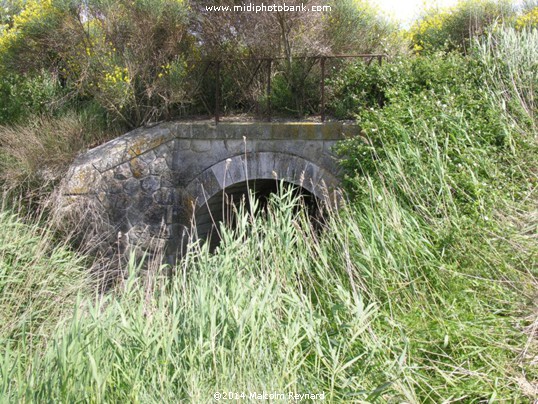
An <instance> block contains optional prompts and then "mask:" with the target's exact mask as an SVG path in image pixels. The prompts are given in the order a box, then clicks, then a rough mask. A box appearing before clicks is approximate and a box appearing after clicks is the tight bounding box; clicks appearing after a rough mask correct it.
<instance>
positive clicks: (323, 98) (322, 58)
mask: <svg viewBox="0 0 538 404" xmlns="http://www.w3.org/2000/svg"><path fill="white" fill-rule="evenodd" d="M320 64H321V122H325V56H322V57H321V59H320Z"/></svg>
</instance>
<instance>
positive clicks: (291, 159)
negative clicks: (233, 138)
mask: <svg viewBox="0 0 538 404" xmlns="http://www.w3.org/2000/svg"><path fill="white" fill-rule="evenodd" d="M280 182H283V183H287V184H292V185H294V186H296V187H297V192H298V193H299V194H300V195H301V196H303V197H306V199H308V200H309V204H310V205H311V207H313V206H314V205H315V207H314V209H315V210H317V211H318V212H319V210H318V209H317V204H318V203H319V202H322V203H324V204H330V205H335V204H337V203H338V195H339V194H338V188H337V187H338V180H337V178H336V177H335V176H334V175H333V174H331V173H330V172H328V171H327V170H325V169H323V168H321V167H319V166H318V165H317V164H315V163H313V162H311V161H308V160H306V159H304V158H302V157H299V156H296V155H291V154H286V153H276V152H258V153H249V154H243V155H238V156H234V157H231V158H228V159H226V160H223V161H220V162H218V163H216V164H214V165H213V166H211V167H209V168H208V169H206V170H205V171H204V172H202V173H201V174H200V175H199V176H197V177H196V178H195V179H194V180H193V181H191V182H190V183H189V184H188V185H187V187H186V191H187V194H188V195H189V196H190V198H189V199H190V203H191V204H192V207H191V212H192V216H191V217H192V218H195V220H196V223H195V224H196V227H195V228H196V233H197V236H198V237H200V238H202V239H206V238H208V237H209V235H210V234H211V233H213V232H214V231H215V227H214V223H216V222H219V221H221V220H223V219H224V217H225V216H226V214H225V213H224V209H225V208H224V199H227V197H228V196H230V195H232V198H235V199H234V202H233V203H237V202H238V199H239V198H237V196H238V195H244V194H245V193H246V192H247V189H250V190H253V189H256V193H257V195H261V197H262V199H266V198H267V197H268V195H269V194H270V193H271V192H275V191H276V190H277V189H278V186H279V183H280ZM225 194H226V195H227V197H225V196H224V195H225ZM223 221H225V220H223ZM217 243H218V240H215V238H214V237H213V239H212V240H211V248H214V247H216V245H217Z"/></svg>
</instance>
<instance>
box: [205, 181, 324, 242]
mask: <svg viewBox="0 0 538 404" xmlns="http://www.w3.org/2000/svg"><path fill="white" fill-rule="evenodd" d="M281 186H284V187H290V188H291V189H292V191H293V195H294V197H298V198H299V199H300V201H301V202H302V203H301V206H304V208H305V209H306V210H307V214H308V217H309V218H310V220H311V222H313V223H315V224H316V227H318V225H319V224H320V223H321V217H322V215H321V207H320V206H321V205H320V203H319V202H320V201H319V200H318V198H316V196H315V195H314V194H312V193H311V192H310V191H308V190H307V189H305V188H303V187H299V186H297V185H294V184H291V183H288V182H281V181H279V180H275V179H258V180H250V181H248V182H239V183H237V184H234V185H230V186H229V187H226V188H225V189H224V190H223V191H220V192H218V193H217V194H215V195H213V196H212V197H211V198H209V199H208V200H207V202H206V203H205V204H204V205H202V206H200V207H199V208H198V209H197V212H196V215H195V226H196V233H197V236H198V238H199V239H202V240H204V241H206V242H209V243H210V250H211V251H214V250H215V248H216V247H217V246H218V245H219V243H220V235H219V231H218V229H219V226H220V225H219V223H221V222H223V223H225V224H226V225H227V226H231V227H234V226H235V220H234V219H235V217H236V214H235V213H234V211H236V210H237V211H238V210H239V206H240V205H241V203H244V206H245V211H246V212H252V209H253V207H252V206H251V204H250V201H249V198H248V191H249V190H250V191H251V192H252V193H253V195H254V198H256V200H257V202H258V206H257V211H256V212H253V213H255V214H259V213H260V212H265V211H266V209H267V205H268V202H269V198H270V196H271V194H278V193H279V191H280V188H281Z"/></svg>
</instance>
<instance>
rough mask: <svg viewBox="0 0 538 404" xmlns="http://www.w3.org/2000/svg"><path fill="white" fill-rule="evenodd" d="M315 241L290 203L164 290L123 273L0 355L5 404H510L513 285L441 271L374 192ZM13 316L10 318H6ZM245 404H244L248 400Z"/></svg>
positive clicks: (400, 212)
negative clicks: (318, 397) (228, 395)
mask: <svg viewBox="0 0 538 404" xmlns="http://www.w3.org/2000/svg"><path fill="white" fill-rule="evenodd" d="M370 189H371V192H372V194H371V198H370V200H369V202H365V204H364V205H363V206H358V207H352V206H348V207H347V208H344V210H343V212H341V214H339V215H331V216H329V217H328V218H327V223H326V228H325V230H324V231H322V232H317V231H315V230H314V229H313V228H312V226H311V224H310V222H309V220H308V218H307V217H306V216H305V214H304V213H303V212H301V211H299V212H297V209H294V207H295V204H296V203H297V201H296V200H294V199H293V197H292V193H291V192H289V193H287V192H283V193H282V194H281V195H280V196H278V197H276V196H275V197H273V199H272V201H271V203H270V206H269V209H268V211H267V213H266V215H265V217H261V216H257V217H256V216H252V215H249V214H246V213H244V212H243V213H239V216H238V220H237V228H236V229H235V230H233V231H232V230H230V229H227V228H224V227H223V228H222V229H221V235H222V242H221V245H220V246H219V247H218V250H217V251H216V252H215V253H214V254H210V253H209V248H208V246H202V245H199V244H194V245H193V246H191V249H190V250H189V253H188V254H187V255H186V256H185V258H184V260H183V261H181V263H180V264H179V265H178V266H177V268H176V273H175V274H174V276H173V277H172V278H170V277H167V276H164V275H163V272H162V271H153V272H147V271H144V270H142V269H141V268H139V267H137V265H136V263H135V262H134V261H132V262H131V263H130V265H129V270H130V276H129V277H128V278H127V279H126V280H125V282H124V283H122V284H121V285H120V286H118V288H117V290H116V291H115V292H113V293H110V294H107V295H98V296H94V297H92V295H91V294H88V293H87V292H82V293H81V294H80V299H79V300H78V301H73V300H70V301H64V302H57V305H58V306H57V309H59V308H62V309H63V310H65V309H69V308H72V309H73V310H74V312H72V314H70V315H65V314H64V315H62V316H59V315H58V314H57V313H53V312H51V315H52V318H55V319H56V321H57V328H56V330H55V332H54V333H53V334H52V336H51V338H50V339H49V340H48V343H47V345H46V347H44V348H43V349H42V350H39V351H36V352H33V351H31V350H28V349H27V348H26V347H25V346H18V347H13V344H11V345H10V344H2V345H1V346H2V348H1V352H0V354H1V355H2V357H3V365H2V367H1V369H0V376H1V377H0V378H1V379H2V384H1V386H2V390H1V391H0V395H1V396H3V397H4V398H5V399H7V400H8V401H18V400H19V401H20V400H24V401H29V402H41V401H48V400H51V401H60V402H71V401H77V400H80V399H82V400H84V401H97V402H100V401H113V402H117V401H135V402H178V401H189V402H211V401H212V397H213V394H214V393H215V392H217V391H220V392H223V391H236V392H241V391H245V392H263V391H268V392H285V393H286V394H287V392H289V391H292V392H312V393H321V392H324V394H325V397H326V399H328V401H329V402H343V401H350V402H351V401H353V402H357V401H365V402H371V401H375V400H381V401H387V400H393V401H398V402H401V401H405V402H423V401H436V402H437V401H442V400H451V399H455V398H461V399H466V400H487V399H491V398H493V397H502V398H512V399H516V398H518V397H519V398H521V397H522V393H521V392H520V391H519V389H518V387H517V384H516V382H515V378H516V376H519V372H518V371H517V370H516V369H514V368H513V366H515V364H516V363H517V362H516V358H517V353H518V350H519V348H520V347H521V346H523V345H524V341H525V336H524V334H523V333H522V332H521V331H520V330H519V329H518V328H517V327H516V325H515V324H514V322H513V321H514V317H513V316H514V315H515V314H517V309H518V300H519V299H521V296H519V295H518V294H516V293H515V292H514V291H513V290H512V289H511V285H510V283H509V282H506V280H507V279H510V280H513V281H522V280H523V279H522V278H521V277H519V275H518V274H519V273H514V272H510V271H506V272H503V275H502V276H501V275H500V274H499V273H496V274H490V276H488V277H479V276H476V275H475V274H473V275H471V274H468V273H465V272H462V268H461V267H458V266H457V265H454V263H453V262H451V261H450V260H446V259H445V258H443V255H442V253H440V252H439V251H437V250H436V249H435V247H434V241H435V237H434V235H432V234H431V232H430V230H429V229H428V226H427V225H426V224H425V223H424V222H423V221H421V220H420V219H418V218H417V215H416V213H415V212H412V211H410V210H408V209H405V208H403V207H402V206H401V204H400V203H399V202H398V200H397V198H396V197H395V195H393V194H391V193H390V192H389V191H388V190H387V189H384V190H383V189H379V188H376V187H375V186H373V185H372V187H371V188H370ZM11 304H13V303H11ZM247 401H248V400H247Z"/></svg>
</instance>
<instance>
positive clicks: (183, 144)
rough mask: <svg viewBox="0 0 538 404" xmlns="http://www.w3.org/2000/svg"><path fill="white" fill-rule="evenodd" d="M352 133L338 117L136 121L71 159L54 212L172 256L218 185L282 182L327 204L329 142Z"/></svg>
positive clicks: (334, 176) (217, 197)
mask: <svg viewBox="0 0 538 404" xmlns="http://www.w3.org/2000/svg"><path fill="white" fill-rule="evenodd" d="M358 132H359V128H358V126H356V125H348V124H344V123H341V122H331V123H305V122H300V123H299V122H297V123H260V122H256V123H219V124H218V125H215V124H209V123H207V122H191V123H185V122H169V123H163V124H159V125H157V126H154V127H151V128H139V129H137V130H134V131H132V132H130V133H127V134H126V135H124V136H122V137H119V138H117V139H114V140H112V141H110V142H108V143H105V144H103V145H101V146H99V147H97V148H95V149H92V150H90V151H88V152H86V153H85V154H83V155H80V156H79V157H78V158H77V159H76V160H75V162H74V163H73V165H72V166H71V168H70V170H69V172H68V173H67V175H66V178H65V179H64V181H63V183H62V186H61V187H60V190H59V193H58V196H59V198H60V200H59V201H58V203H57V204H58V206H59V209H58V212H60V213H61V214H62V216H61V217H63V218H64V219H62V220H63V221H65V220H66V219H65V215H66V214H69V215H71V216H73V215H74V216H75V220H76V221H77V222H80V223H82V224H81V225H82V226H84V227H89V228H92V227H93V233H94V234H101V235H103V237H104V234H105V233H107V234H109V235H110V234H113V237H112V238H113V239H114V241H113V243H111V244H115V245H116V247H114V248H120V250H122V251H125V248H126V247H129V248H131V247H133V246H138V247H140V248H141V249H142V250H148V249H149V250H154V249H157V248H165V251H166V254H167V256H168V257H169V258H173V257H174V256H176V255H177V254H178V252H179V251H181V249H182V248H183V246H184V244H185V241H186V240H187V238H186V237H187V236H188V235H190V234H191V233H192V232H191V230H194V229H195V230H196V233H197V235H198V237H202V238H204V237H207V235H208V234H209V232H210V228H211V226H212V224H213V222H214V221H218V220H219V218H222V215H223V212H222V206H224V203H223V198H224V195H225V193H224V192H226V195H228V194H232V195H236V197H237V195H238V194H244V193H245V192H246V189H255V191H256V192H257V193H264V192H265V193H269V192H270V191H272V190H274V189H276V187H275V184H276V183H277V181H283V182H286V183H290V184H293V185H295V186H296V187H297V188H298V189H300V190H302V191H303V192H304V193H307V194H309V195H313V196H314V197H315V198H316V199H318V200H321V201H325V202H328V203H333V202H334V198H336V190H337V187H338V184H339V180H338V175H339V169H338V165H337V164H336V160H335V156H334V154H333V152H332V150H331V148H332V146H333V145H334V144H335V143H336V142H337V141H338V140H341V139H344V138H346V137H351V136H354V135H356V134H357V133H358ZM90 213H91V215H90ZM98 223H99V224H98ZM193 223H195V225H193ZM90 233H91V232H90ZM109 239H110V237H109ZM109 241H110V240H109Z"/></svg>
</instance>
